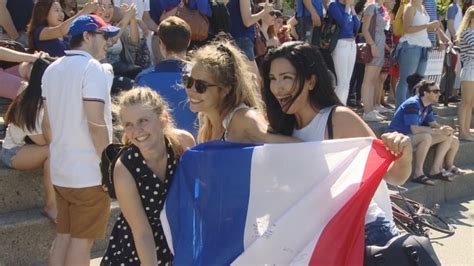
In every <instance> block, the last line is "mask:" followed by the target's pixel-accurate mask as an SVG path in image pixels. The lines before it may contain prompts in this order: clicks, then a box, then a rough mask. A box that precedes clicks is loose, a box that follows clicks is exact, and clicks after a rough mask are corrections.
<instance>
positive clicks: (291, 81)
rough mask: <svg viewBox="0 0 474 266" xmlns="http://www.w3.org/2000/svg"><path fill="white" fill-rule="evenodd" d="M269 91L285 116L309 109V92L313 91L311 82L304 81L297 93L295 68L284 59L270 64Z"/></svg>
mask: <svg viewBox="0 0 474 266" xmlns="http://www.w3.org/2000/svg"><path fill="white" fill-rule="evenodd" d="M269 79H270V91H271V92H272V94H273V96H275V98H276V99H277V101H278V103H279V104H280V106H281V109H282V111H283V112H284V113H286V114H298V113H300V112H303V111H304V109H305V108H308V107H309V108H311V104H310V101H309V97H308V94H309V91H310V90H312V89H313V87H314V84H313V83H314V82H313V81H312V80H307V81H305V84H304V86H303V89H302V91H301V93H300V94H299V96H298V93H299V87H300V86H299V84H298V83H299V82H298V77H297V74H296V69H295V67H294V66H293V65H292V64H291V62H290V61H288V59H286V58H282V57H281V58H276V59H274V60H273V61H272V62H271V65H270V72H269Z"/></svg>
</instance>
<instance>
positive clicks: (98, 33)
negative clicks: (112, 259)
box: [42, 15, 119, 265]
mask: <svg viewBox="0 0 474 266" xmlns="http://www.w3.org/2000/svg"><path fill="white" fill-rule="evenodd" d="M118 32H119V28H116V27H113V26H110V25H107V24H106V23H105V22H104V21H103V20H102V19H101V18H99V17H98V16H95V15H88V16H80V17H78V18H77V19H75V20H74V21H73V22H72V23H71V26H70V28H69V34H70V35H71V41H70V46H71V49H72V50H69V51H66V56H64V57H62V58H60V59H58V60H56V61H55V62H54V63H53V64H51V65H50V66H49V67H48V69H47V70H46V72H45V73H44V76H43V80H42V88H43V92H42V93H43V98H44V109H45V110H44V120H43V121H44V122H43V128H44V130H45V134H46V136H47V137H48V138H49V139H50V143H51V144H50V146H49V147H50V154H51V177H52V182H53V185H54V188H55V191H56V198H57V203H58V218H57V229H56V230H57V235H56V239H55V241H54V242H53V247H52V249H51V254H50V265H89V262H90V251H91V248H92V244H93V241H94V240H95V239H100V238H104V237H105V231H106V227H107V222H108V218H109V212H110V199H109V197H108V195H107V193H106V192H104V191H103V190H102V188H101V175H100V170H99V162H100V155H101V153H102V150H103V149H104V148H105V147H106V146H107V145H108V144H109V143H110V142H111V138H112V117H111V110H110V105H111V99H110V89H111V86H112V79H113V74H112V73H111V71H110V70H108V68H107V67H105V66H104V65H102V64H101V63H99V61H98V60H101V59H103V58H105V56H106V50H107V45H108V39H109V38H110V37H113V36H115V35H116V34H117V33H118Z"/></svg>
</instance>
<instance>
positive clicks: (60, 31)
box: [28, 0, 98, 57]
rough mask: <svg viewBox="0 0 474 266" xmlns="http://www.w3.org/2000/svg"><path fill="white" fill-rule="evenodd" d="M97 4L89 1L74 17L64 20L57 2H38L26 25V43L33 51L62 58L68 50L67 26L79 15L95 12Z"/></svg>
mask: <svg viewBox="0 0 474 266" xmlns="http://www.w3.org/2000/svg"><path fill="white" fill-rule="evenodd" d="M97 8H98V4H97V3H96V2H93V1H92V0H90V1H89V2H87V4H86V5H85V6H84V8H83V9H82V10H81V11H79V12H77V14H75V15H74V16H72V17H70V18H69V19H67V20H64V13H63V10H62V8H61V5H60V4H59V1H58V0H38V2H36V4H35V6H34V7H33V15H32V16H31V21H30V23H29V24H28V42H29V46H30V48H31V49H32V50H33V51H44V52H47V53H48V54H49V55H50V56H54V57H56V56H63V55H64V51H65V50H68V49H69V43H68V42H69V40H68V38H67V37H66V35H67V33H68V31H69V24H71V22H72V21H73V20H74V19H75V18H77V17H78V16H80V15H87V14H90V13H93V12H95V11H96V10H97Z"/></svg>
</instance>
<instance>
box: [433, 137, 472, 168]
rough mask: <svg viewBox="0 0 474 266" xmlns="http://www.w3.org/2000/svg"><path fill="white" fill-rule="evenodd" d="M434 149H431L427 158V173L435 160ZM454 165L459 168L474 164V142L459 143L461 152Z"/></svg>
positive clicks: (457, 155)
mask: <svg viewBox="0 0 474 266" xmlns="http://www.w3.org/2000/svg"><path fill="white" fill-rule="evenodd" d="M434 153H435V152H434V148H431V149H430V151H429V152H428V155H427V156H426V160H425V171H426V172H427V171H428V170H429V168H428V167H429V166H431V164H432V162H433V158H434ZM454 164H455V165H457V166H459V167H467V166H471V165H473V164H474V142H470V141H461V142H460V143H459V150H458V153H457V154H456V157H455V158H454Z"/></svg>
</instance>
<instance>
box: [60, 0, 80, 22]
mask: <svg viewBox="0 0 474 266" xmlns="http://www.w3.org/2000/svg"><path fill="white" fill-rule="evenodd" d="M59 3H60V4H61V7H62V8H63V13H64V19H65V20H67V19H69V18H70V17H72V16H74V15H75V14H76V13H77V0H59Z"/></svg>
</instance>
